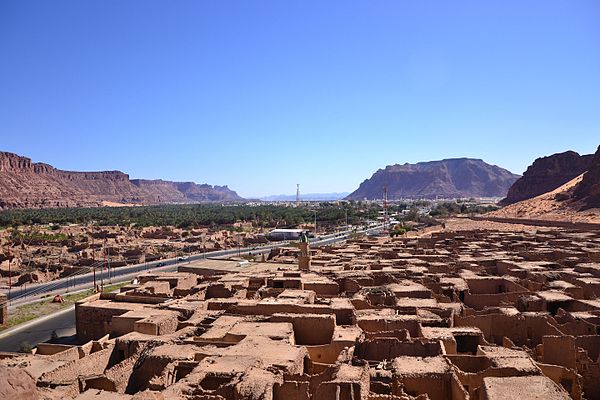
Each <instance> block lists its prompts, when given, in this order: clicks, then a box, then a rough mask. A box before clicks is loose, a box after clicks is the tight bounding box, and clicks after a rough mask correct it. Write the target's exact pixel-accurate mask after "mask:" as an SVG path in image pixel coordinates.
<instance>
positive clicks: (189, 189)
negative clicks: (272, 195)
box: [0, 152, 242, 208]
mask: <svg viewBox="0 0 600 400" xmlns="http://www.w3.org/2000/svg"><path fill="white" fill-rule="evenodd" d="M136 182H149V183H147V184H136ZM180 185H182V183H179V182H169V181H143V180H135V181H131V180H130V179H129V175H127V174H125V173H123V172H120V171H103V172H73V171H62V170H59V169H56V168H54V167H52V166H51V165H48V164H43V163H32V162H31V159H29V158H27V157H22V156H19V155H17V154H13V153H7V152H0V208H50V207H96V206H100V205H102V204H104V203H105V202H110V203H123V204H160V203H190V202H200V201H237V200H242V199H241V198H240V197H239V196H238V195H237V193H235V192H234V191H232V190H230V189H228V188H227V187H226V186H225V187H221V186H214V187H213V186H211V185H197V184H195V183H191V182H190V183H185V184H184V187H185V189H186V190H185V191H182V190H179V189H178V188H179V186H180ZM196 187H197V188H196ZM188 193H189V194H188Z"/></svg>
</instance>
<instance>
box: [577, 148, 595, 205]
mask: <svg viewBox="0 0 600 400" xmlns="http://www.w3.org/2000/svg"><path fill="white" fill-rule="evenodd" d="M573 200H575V201H577V202H579V203H581V208H582V209H588V208H597V207H598V208H600V146H598V150H596V154H595V155H594V156H593V159H592V163H591V165H590V167H589V169H588V170H587V172H586V173H585V174H584V175H583V177H582V179H581V183H580V184H579V185H577V187H576V188H575V191H574V192H573Z"/></svg>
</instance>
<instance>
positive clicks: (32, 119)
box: [0, 0, 600, 196]
mask: <svg viewBox="0 0 600 400" xmlns="http://www.w3.org/2000/svg"><path fill="white" fill-rule="evenodd" d="M0 137H1V141H0V149H1V150H5V151H12V152H16V153H19V154H22V155H26V156H29V157H31V158H32V159H33V160H34V161H44V162H48V163H50V164H53V165H55V166H56V167H58V168H62V169H73V170H107V169H110V170H112V169H118V170H122V171H124V172H127V173H129V174H130V176H131V177H132V178H163V179H172V180H186V181H187V180H192V181H196V182H200V183H203V182H207V183H211V184H227V185H229V186H230V187H231V188H233V189H234V190H237V191H238V192H239V193H240V194H241V195H243V196H251V195H266V194H274V193H294V192H295V185H296V183H300V184H301V190H302V191H303V192H305V193H308V192H336V191H352V190H354V189H355V188H356V187H357V186H358V184H359V183H360V182H361V181H363V180H364V179H366V178H368V177H370V176H371V174H372V173H373V172H375V171H376V170H377V169H378V168H383V167H384V166H385V165H387V164H394V163H404V162H417V161H425V160H436V159H441V158H448V157H462V156H468V157H475V158H482V159H484V160H485V161H487V162H489V163H492V164H497V165H500V166H503V167H505V168H508V169H510V170H511V171H513V172H517V173H521V172H523V171H524V170H525V168H526V167H527V165H529V164H530V163H531V162H532V161H533V159H534V158H536V157H538V156H543V155H548V154H551V153H554V152H559V151H564V150H567V149H573V150H576V151H578V152H580V153H591V152H593V151H595V149H596V147H597V146H598V145H599V144H600V2H599V1H597V0H589V1H577V0H569V1H566V0H555V1H553V0H540V1H523V0H514V1H509V0H499V1H481V0H475V1H446V0H440V1H408V0H406V1H401V0H394V1H362V2H354V1H348V0H344V1H322V0H319V1H308V0H299V1H287V0H286V1H281V0H274V1H258V0H257V1H254V0H253V1H246V0H243V1H221V0H219V1H150V0H143V1H141V0H140V1H125V0H114V1H107V0H102V1H80V0H74V1H59V0H53V1H27V0H14V1H7V0H0Z"/></svg>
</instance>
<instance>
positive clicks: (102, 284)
mask: <svg viewBox="0 0 600 400" xmlns="http://www.w3.org/2000/svg"><path fill="white" fill-rule="evenodd" d="M102 257H103V258H104V260H103V262H102V269H101V270H100V287H101V288H104V270H105V269H106V238H104V244H103V245H102Z"/></svg>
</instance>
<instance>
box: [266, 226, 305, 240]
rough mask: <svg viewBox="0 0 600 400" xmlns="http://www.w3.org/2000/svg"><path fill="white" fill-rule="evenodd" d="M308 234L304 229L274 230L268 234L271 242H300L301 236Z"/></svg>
mask: <svg viewBox="0 0 600 400" xmlns="http://www.w3.org/2000/svg"><path fill="white" fill-rule="evenodd" d="M303 232H306V231H305V230H302V229H273V230H272V231H271V232H269V233H268V234H267V239H269V240H275V241H277V240H299V239H300V235H302V233H303Z"/></svg>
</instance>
